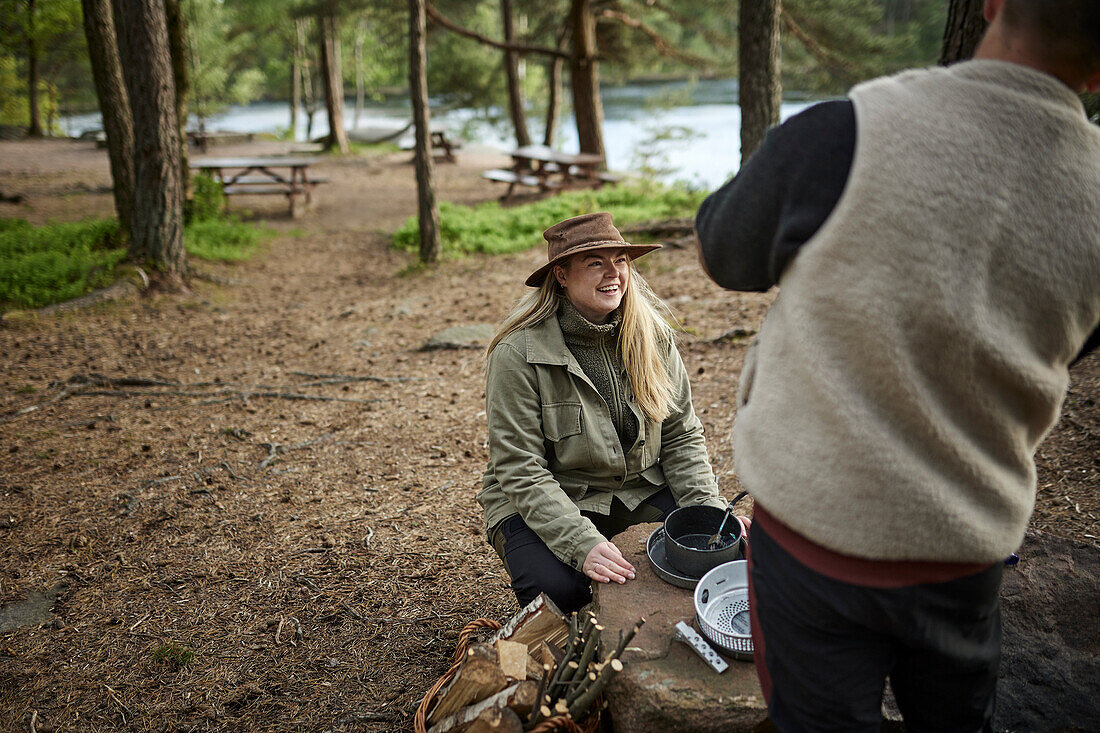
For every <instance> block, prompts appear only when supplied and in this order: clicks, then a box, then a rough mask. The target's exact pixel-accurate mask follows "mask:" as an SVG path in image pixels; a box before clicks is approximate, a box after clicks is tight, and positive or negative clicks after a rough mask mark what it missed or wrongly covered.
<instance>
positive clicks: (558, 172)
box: [481, 145, 622, 200]
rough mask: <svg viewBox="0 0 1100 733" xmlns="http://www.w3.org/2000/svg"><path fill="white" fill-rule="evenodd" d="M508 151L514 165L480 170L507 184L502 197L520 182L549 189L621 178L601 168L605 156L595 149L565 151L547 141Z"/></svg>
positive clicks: (485, 176) (602, 183)
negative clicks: (584, 151)
mask: <svg viewBox="0 0 1100 733" xmlns="http://www.w3.org/2000/svg"><path fill="white" fill-rule="evenodd" d="M509 155H510V156H511V157H512V167H511V168H491V169H489V170H487V171H484V172H482V174H481V175H482V177H483V178H487V179H489V180H490V181H498V182H501V183H507V184H508V190H507V191H506V192H505V193H504V195H503V196H501V199H502V200H507V199H509V198H511V196H512V194H513V193H514V192H515V190H516V187H517V186H527V187H530V188H536V189H538V190H539V191H549V190H552V189H561V188H566V187H569V186H592V187H595V188H599V187H601V186H603V185H604V184H607V183H618V182H619V181H620V180H622V176H620V175H618V174H616V173H610V172H608V171H605V170H601V167H602V166H603V164H604V157H603V156H602V155H597V154H595V153H563V152H561V151H560V150H554V149H552V148H550V147H548V146H546V145H524V146H523V147H520V148H516V149H515V150H513V151H512V152H511V153H509Z"/></svg>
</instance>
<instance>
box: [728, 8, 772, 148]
mask: <svg viewBox="0 0 1100 733" xmlns="http://www.w3.org/2000/svg"><path fill="white" fill-rule="evenodd" d="M779 4H780V0H741V10H740V18H739V25H740V29H739V31H738V35H739V42H738V50H737V60H738V64H739V65H740V68H741V71H740V80H739V92H738V97H739V100H738V103H739V105H740V107H741V163H742V165H744V162H745V161H746V160H748V158H749V156H750V155H752V154H753V152H755V151H756V149H757V148H758V147H760V143H761V142H763V141H764V135H765V134H766V133H767V131H768V128H769V127H771V126H772V125H774V124H776V123H777V122H779V102H780V92H781V86H780V80H779V14H780V7H779Z"/></svg>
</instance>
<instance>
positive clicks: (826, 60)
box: [780, 8, 855, 84]
mask: <svg viewBox="0 0 1100 733" xmlns="http://www.w3.org/2000/svg"><path fill="white" fill-rule="evenodd" d="M780 14H781V17H782V18H783V24H784V25H785V26H786V27H787V30H788V31H790V33H791V35H793V36H794V37H795V38H797V39H798V40H799V41H800V42H801V43H802V45H803V46H804V47H805V49H806V50H807V51H809V52H810V55H811V56H813V57H814V58H815V59H817V61H818V63H820V64H821V65H822V66H823V67H824V68H825V71H827V72H829V73H830V74H831V75H832V76H833V77H834V78H836V79H837V80H838V81H841V82H843V83H845V84H852V83H854V81H855V74H854V73H853V72H852V69H851V67H850V65H849V64H847V63H846V62H845V61H844V60H843V59H840V58H838V57H837V55H836V54H835V53H833V52H832V51H830V50H829V49H827V48H825V47H824V46H822V45H821V44H820V43H818V42H817V41H815V40H814V38H813V36H811V35H810V34H809V33H807V32H806V31H804V30H803V29H802V27H801V26H799V25H798V23H796V22H795V20H794V18H792V17H791V15H790V13H788V12H787V9H786V8H782V9H781V10H780Z"/></svg>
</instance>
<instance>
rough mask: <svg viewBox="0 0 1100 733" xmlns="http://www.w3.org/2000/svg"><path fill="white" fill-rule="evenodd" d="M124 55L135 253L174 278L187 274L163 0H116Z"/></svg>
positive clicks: (169, 57)
mask: <svg viewBox="0 0 1100 733" xmlns="http://www.w3.org/2000/svg"><path fill="white" fill-rule="evenodd" d="M114 2H115V11H116V12H115V18H116V20H117V21H118V29H117V30H118V41H119V58H120V59H121V61H122V75H123V78H124V79H125V80H126V91H127V92H128V93H129V95H130V111H131V114H132V115H133V119H134V196H133V202H134V205H133V214H132V219H131V221H132V229H133V230H132V236H131V238H130V254H131V256H132V257H133V258H134V259H137V260H139V261H140V260H149V261H151V262H152V263H153V265H154V266H156V267H157V268H158V269H160V270H161V271H162V272H164V273H165V274H166V275H168V276H169V277H170V278H173V279H174V278H182V277H184V276H185V275H186V274H187V255H186V253H185V252H184V249H183V196H182V176H181V171H180V139H179V123H178V122H177V120H176V90H175V83H174V81H173V79H172V58H171V55H170V51H169V48H168V21H167V19H166V17H165V11H164V0H114Z"/></svg>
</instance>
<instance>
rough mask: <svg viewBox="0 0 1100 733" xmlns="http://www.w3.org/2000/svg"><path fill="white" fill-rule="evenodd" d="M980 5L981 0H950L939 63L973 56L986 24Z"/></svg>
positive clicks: (952, 61)
mask: <svg viewBox="0 0 1100 733" xmlns="http://www.w3.org/2000/svg"><path fill="white" fill-rule="evenodd" d="M982 5H983V0H951V4H950V5H949V6H948V8H947V24H946V25H945V26H944V29H943V49H942V50H941V51H940V63H941V64H943V65H944V66H946V65H947V64H952V63H954V62H956V61H964V60H966V59H969V58H971V57H973V56H974V50H975V49H977V48H978V42H979V41H981V40H982V34H984V33H985V27H986V25H987V24H986V22H985V16H983V15H982Z"/></svg>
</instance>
